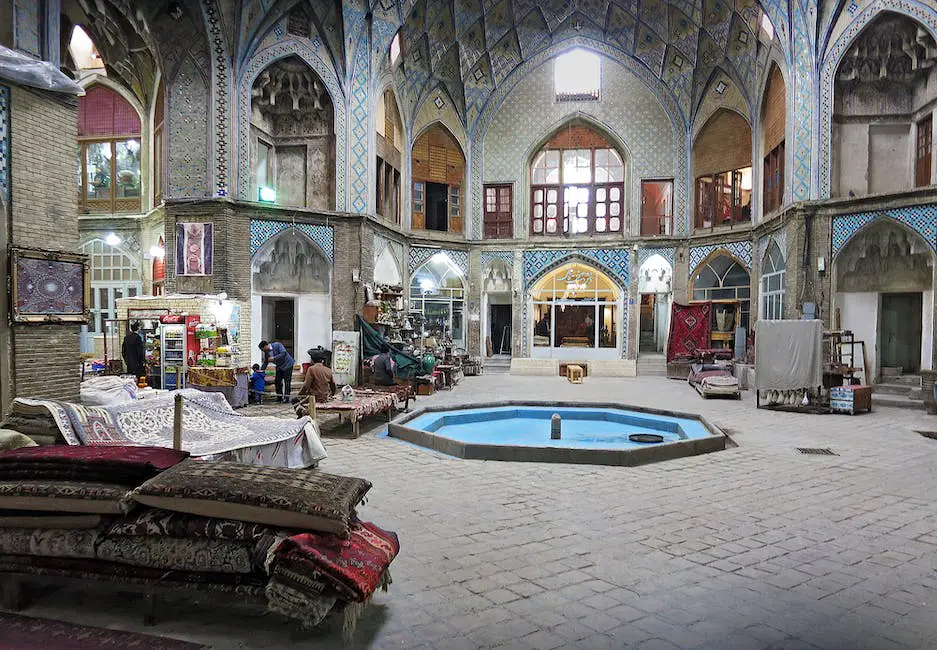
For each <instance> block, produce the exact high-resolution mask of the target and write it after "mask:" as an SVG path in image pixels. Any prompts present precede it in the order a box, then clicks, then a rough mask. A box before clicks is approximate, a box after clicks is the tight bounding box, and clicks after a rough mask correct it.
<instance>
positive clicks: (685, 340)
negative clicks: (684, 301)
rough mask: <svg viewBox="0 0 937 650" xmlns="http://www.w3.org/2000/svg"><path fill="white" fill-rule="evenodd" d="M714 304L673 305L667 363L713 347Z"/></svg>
mask: <svg viewBox="0 0 937 650" xmlns="http://www.w3.org/2000/svg"><path fill="white" fill-rule="evenodd" d="M711 318H712V303H709V302H703V303H698V304H693V305H681V304H679V303H676V302H675V303H673V309H672V311H671V314H670V341H669V342H668V344H667V361H668V362H670V361H673V360H674V359H675V358H676V357H680V356H685V355H692V354H693V353H695V352H696V351H697V350H699V349H701V348H702V349H708V348H710V347H711V345H712V344H711V343H710V337H711V336H712V321H711V320H710V319H711Z"/></svg>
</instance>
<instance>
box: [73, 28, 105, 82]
mask: <svg viewBox="0 0 937 650" xmlns="http://www.w3.org/2000/svg"><path fill="white" fill-rule="evenodd" d="M68 51H69V53H70V54H71V55H72V60H73V61H74V62H75V65H76V66H77V68H78V69H79V70H101V71H102V72H103V71H104V59H102V58H101V55H100V54H98V48H96V47H95V46H94V42H93V41H92V40H91V37H90V36H88V33H87V32H86V31H85V30H83V29H82V28H81V27H79V26H78V25H75V28H74V29H73V30H72V39H71V41H70V42H69V44H68Z"/></svg>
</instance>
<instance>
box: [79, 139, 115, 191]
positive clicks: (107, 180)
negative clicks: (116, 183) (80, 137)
mask: <svg viewBox="0 0 937 650" xmlns="http://www.w3.org/2000/svg"><path fill="white" fill-rule="evenodd" d="M85 155H86V158H85V165H86V167H87V171H86V173H87V178H86V182H85V186H86V187H87V192H88V199H109V198H111V143H110V142H92V143H90V144H88V145H87V148H86V149H85Z"/></svg>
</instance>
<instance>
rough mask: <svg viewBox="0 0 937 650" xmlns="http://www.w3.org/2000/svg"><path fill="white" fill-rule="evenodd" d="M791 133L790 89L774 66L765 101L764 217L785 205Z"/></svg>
mask: <svg viewBox="0 0 937 650" xmlns="http://www.w3.org/2000/svg"><path fill="white" fill-rule="evenodd" d="M786 133H787V87H786V85H785V83H784V75H783V74H782V73H781V69H780V68H779V67H778V66H777V64H776V63H772V64H771V72H769V73H768V83H767V84H765V92H764V95H763V96H762V98H761V133H760V134H759V137H760V144H761V147H760V150H761V156H762V160H761V164H762V176H761V214H770V213H772V212H776V211H777V210H779V209H780V208H781V206H782V205H783V204H784V164H785V163H784V144H785V137H786V135H785V134H786Z"/></svg>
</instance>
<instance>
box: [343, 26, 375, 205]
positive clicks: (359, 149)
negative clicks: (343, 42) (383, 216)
mask: <svg viewBox="0 0 937 650" xmlns="http://www.w3.org/2000/svg"><path fill="white" fill-rule="evenodd" d="M357 52H358V55H357V57H356V60H355V68H354V74H353V76H352V79H351V97H350V101H349V104H350V107H349V108H350V113H351V129H350V133H349V141H348V157H349V160H348V193H349V196H348V203H347V205H350V206H351V209H352V210H353V211H355V212H367V210H368V196H369V192H368V163H369V161H370V156H369V155H368V125H369V123H370V120H369V119H368V118H369V115H368V100H369V99H370V96H369V93H368V88H369V83H368V82H369V78H368V68H369V66H368V58H369V56H370V50H369V48H368V46H367V33H366V32H365V33H364V34H363V35H362V36H361V39H360V42H359V44H358V50H357Z"/></svg>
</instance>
